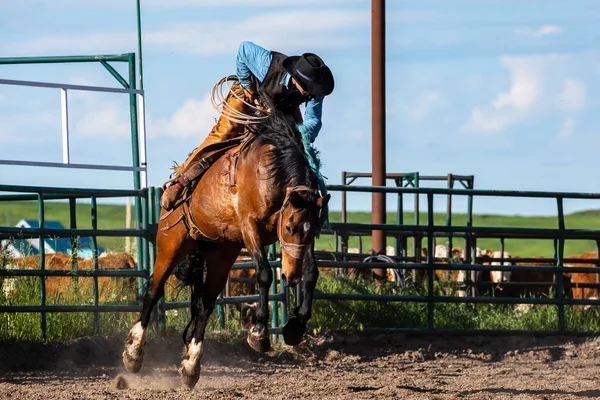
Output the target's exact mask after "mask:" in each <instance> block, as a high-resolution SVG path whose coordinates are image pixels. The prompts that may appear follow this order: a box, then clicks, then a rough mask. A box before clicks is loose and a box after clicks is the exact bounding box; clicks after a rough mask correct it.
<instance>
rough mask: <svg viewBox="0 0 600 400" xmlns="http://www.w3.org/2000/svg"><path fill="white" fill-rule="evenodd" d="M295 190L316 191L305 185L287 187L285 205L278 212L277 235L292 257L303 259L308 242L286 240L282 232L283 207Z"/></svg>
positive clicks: (285, 204)
mask: <svg viewBox="0 0 600 400" xmlns="http://www.w3.org/2000/svg"><path fill="white" fill-rule="evenodd" d="M294 192H315V190H314V189H311V188H309V187H308V186H305V185H299V186H294V187H288V188H287V189H286V194H285V199H284V200H283V205H282V206H281V208H280V209H279V211H278V213H279V221H278V222H277V236H278V237H279V244H281V248H282V249H283V250H285V252H286V253H287V254H288V255H289V256H290V257H293V258H295V259H301V258H302V254H303V253H304V249H305V247H306V246H307V245H306V244H295V243H289V242H286V241H285V240H284V239H283V235H282V232H283V209H284V208H285V207H286V206H287V205H288V203H289V202H290V196H291V195H292V193H294ZM297 212H300V210H296V211H293V212H292V214H294V213H297Z"/></svg>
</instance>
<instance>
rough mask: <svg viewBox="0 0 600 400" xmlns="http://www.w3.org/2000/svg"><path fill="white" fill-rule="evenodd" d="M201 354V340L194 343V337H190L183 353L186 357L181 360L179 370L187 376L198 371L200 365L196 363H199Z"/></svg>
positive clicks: (202, 352)
mask: <svg viewBox="0 0 600 400" xmlns="http://www.w3.org/2000/svg"><path fill="white" fill-rule="evenodd" d="M202 354H204V350H203V346H202V342H200V343H196V339H195V338H194V339H192V341H191V342H190V344H189V345H188V348H187V351H186V353H185V357H186V358H184V359H183V360H182V361H181V372H182V373H184V374H186V375H189V376H193V375H195V374H197V373H200V366H199V365H198V364H199V363H200V359H201V358H202Z"/></svg>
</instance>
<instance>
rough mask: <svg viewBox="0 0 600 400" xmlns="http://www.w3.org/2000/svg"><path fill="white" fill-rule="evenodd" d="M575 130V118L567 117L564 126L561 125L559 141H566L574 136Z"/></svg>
mask: <svg viewBox="0 0 600 400" xmlns="http://www.w3.org/2000/svg"><path fill="white" fill-rule="evenodd" d="M574 132H575V120H573V118H565V120H564V121H563V123H562V126H561V127H560V130H559V131H558V135H557V139H558V140H559V141H566V140H568V139H569V138H570V137H571V136H573V133H574Z"/></svg>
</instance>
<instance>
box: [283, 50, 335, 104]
mask: <svg viewBox="0 0 600 400" xmlns="http://www.w3.org/2000/svg"><path fill="white" fill-rule="evenodd" d="M283 68H285V70H286V71H287V72H289V73H290V74H291V75H292V76H293V77H294V78H296V80H297V81H298V83H299V84H300V86H302V87H303V88H304V89H305V90H306V91H307V92H308V93H310V94H311V95H313V96H327V95H329V94H330V93H331V92H333V86H334V81H333V74H332V73H331V70H330V69H329V67H328V66H327V65H325V63H324V62H323V60H322V59H321V57H319V56H318V55H316V54H313V53H304V54H302V55H301V56H291V57H287V58H286V59H285V60H283Z"/></svg>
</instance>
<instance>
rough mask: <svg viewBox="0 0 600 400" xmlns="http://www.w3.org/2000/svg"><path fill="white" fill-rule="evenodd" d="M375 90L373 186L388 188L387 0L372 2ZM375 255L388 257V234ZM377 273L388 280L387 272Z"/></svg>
mask: <svg viewBox="0 0 600 400" xmlns="http://www.w3.org/2000/svg"><path fill="white" fill-rule="evenodd" d="M371 66H372V67H371V68H372V70H371V86H372V89H371V90H372V99H371V101H372V109H373V110H372V121H371V123H372V130H373V133H372V135H373V137H372V140H373V144H372V169H373V178H372V179H373V186H385V175H386V174H385V161H386V159H385V0H371ZM385 196H386V194H385V193H373V194H372V198H373V215H372V223H373V224H385V223H386V215H385V210H386V207H385ZM372 235H373V242H372V243H373V244H372V246H373V251H374V252H375V253H376V254H385V244H386V243H385V242H386V241H385V234H384V232H383V231H373V232H372ZM373 273H374V274H375V275H377V276H379V277H380V278H385V276H386V271H385V269H384V268H377V269H374V270H373Z"/></svg>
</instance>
